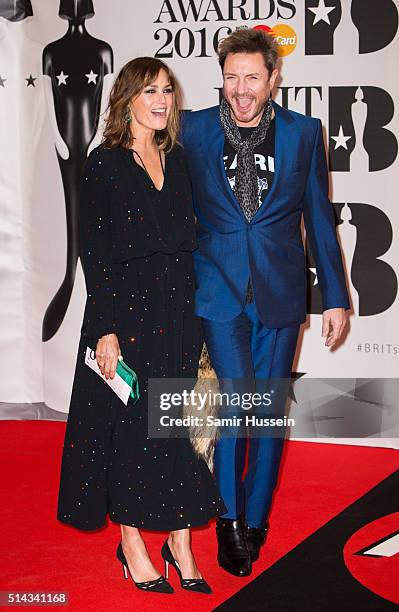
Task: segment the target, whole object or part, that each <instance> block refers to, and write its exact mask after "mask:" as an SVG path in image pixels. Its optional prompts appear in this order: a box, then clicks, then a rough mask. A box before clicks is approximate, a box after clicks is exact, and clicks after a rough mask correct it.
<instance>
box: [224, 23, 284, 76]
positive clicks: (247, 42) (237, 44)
mask: <svg viewBox="0 0 399 612" xmlns="http://www.w3.org/2000/svg"><path fill="white" fill-rule="evenodd" d="M277 49H278V47H277V43H276V41H275V40H274V37H273V36H272V35H271V34H269V33H267V32H265V31H264V30H249V29H248V30H247V29H243V30H237V31H236V32H233V33H232V34H230V36H227V38H225V39H224V40H222V42H221V43H220V45H219V49H218V56H219V64H220V67H221V69H222V72H223V68H224V63H225V61H226V57H227V56H228V54H229V53H261V54H262V55H263V59H264V62H265V66H266V68H267V70H268V72H269V75H271V73H272V72H273V70H274V69H275V68H276V64H277V58H278V51H277Z"/></svg>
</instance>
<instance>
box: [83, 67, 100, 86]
mask: <svg viewBox="0 0 399 612" xmlns="http://www.w3.org/2000/svg"><path fill="white" fill-rule="evenodd" d="M85 76H86V77H87V82H88V83H94V84H95V85H96V84H97V77H98V74H95V73H94V72H93V71H92V70H90V72H89V74H85Z"/></svg>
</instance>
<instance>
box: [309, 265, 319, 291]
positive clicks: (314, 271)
mask: <svg viewBox="0 0 399 612" xmlns="http://www.w3.org/2000/svg"><path fill="white" fill-rule="evenodd" d="M309 270H310V271H311V272H312V274H314V281H313V287H314V286H315V285H318V284H319V279H318V278H317V270H316V268H309Z"/></svg>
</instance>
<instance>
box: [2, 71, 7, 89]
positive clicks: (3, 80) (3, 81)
mask: <svg viewBox="0 0 399 612" xmlns="http://www.w3.org/2000/svg"><path fill="white" fill-rule="evenodd" d="M6 80H7V79H3V78H2V76H1V74H0V87H5V85H4V83H5V82H6Z"/></svg>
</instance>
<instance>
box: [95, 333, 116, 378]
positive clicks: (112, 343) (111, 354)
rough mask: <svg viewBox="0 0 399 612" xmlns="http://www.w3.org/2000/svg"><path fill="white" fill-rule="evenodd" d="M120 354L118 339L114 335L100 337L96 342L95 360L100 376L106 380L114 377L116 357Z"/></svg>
mask: <svg viewBox="0 0 399 612" xmlns="http://www.w3.org/2000/svg"><path fill="white" fill-rule="evenodd" d="M120 354H121V350H120V348H119V342H118V338H117V337H116V335H115V334H108V335H107V336H102V338H100V339H99V341H98V342H97V348H96V359H97V363H98V367H99V368H100V370H101V374H102V375H103V376H105V378H106V379H107V380H108V379H109V378H111V380H112V379H113V378H114V376H115V372H116V366H117V365H118V357H119V355H120Z"/></svg>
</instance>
